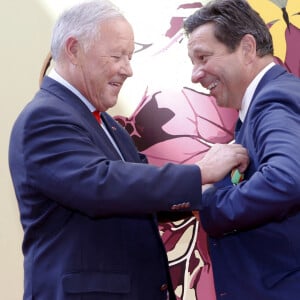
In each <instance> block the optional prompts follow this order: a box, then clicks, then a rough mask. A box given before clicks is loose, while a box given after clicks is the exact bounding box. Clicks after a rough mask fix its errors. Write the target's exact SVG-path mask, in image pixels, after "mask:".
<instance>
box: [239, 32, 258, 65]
mask: <svg viewBox="0 0 300 300" xmlns="http://www.w3.org/2000/svg"><path fill="white" fill-rule="evenodd" d="M241 49H242V51H243V54H244V56H245V59H246V61H247V62H249V63H250V62H252V61H253V59H254V58H255V57H256V40H255V38H254V36H253V35H251V34H245V35H244V36H243V38H242V40H241Z"/></svg>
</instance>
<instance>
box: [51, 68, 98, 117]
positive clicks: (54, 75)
mask: <svg viewBox="0 0 300 300" xmlns="http://www.w3.org/2000/svg"><path fill="white" fill-rule="evenodd" d="M48 77H50V78H52V79H53V80H55V81H57V82H59V83H60V84H62V85H63V86H65V87H66V88H67V89H69V90H70V91H71V92H72V93H74V94H75V95H76V96H77V97H78V98H79V99H80V100H81V101H82V102H83V103H84V104H85V105H86V106H87V107H88V109H89V110H90V111H91V112H93V111H94V110H95V107H94V106H93V105H92V104H91V102H90V101H89V100H87V99H86V98H85V97H84V96H83V95H82V94H81V93H80V92H79V91H78V90H77V89H76V88H75V87H74V86H73V85H71V84H70V83H69V82H68V81H66V80H65V79H64V78H63V77H61V76H60V75H59V74H58V73H57V72H56V71H55V70H54V69H51V71H50V72H49V74H48Z"/></svg>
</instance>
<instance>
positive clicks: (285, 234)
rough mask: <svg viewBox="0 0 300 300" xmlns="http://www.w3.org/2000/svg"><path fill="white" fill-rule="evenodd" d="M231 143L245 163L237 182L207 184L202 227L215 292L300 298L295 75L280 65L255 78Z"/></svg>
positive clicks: (232, 298)
mask: <svg viewBox="0 0 300 300" xmlns="http://www.w3.org/2000/svg"><path fill="white" fill-rule="evenodd" d="M236 142H237V143H241V144H243V145H244V146H245V147H246V148H247V149H248V151H249V155H250V159H251V164H250V166H249V168H248V170H247V172H246V173H245V181H244V182H242V183H241V184H239V185H237V186H233V185H232V184H231V183H230V178H229V177H227V178H226V179H225V180H224V181H222V182H220V183H219V184H218V185H216V188H213V189H211V190H208V191H207V192H206V193H205V194H204V196H203V201H202V207H201V220H202V224H203V227H204V228H205V230H206V231H207V232H208V234H209V236H210V238H209V246H210V253H211V259H212V265H213V271H214V276H215V287H216V292H217V298H218V299H222V300H226V299H228V300H298V299H300V175H299V170H300V80H299V78H296V77H294V76H293V75H291V74H288V73H287V72H286V71H285V70H284V69H283V68H282V67H281V66H279V65H276V66H274V67H272V68H271V69H270V70H269V71H268V72H267V73H266V74H265V75H264V77H263V78H262V80H261V82H260V83H259V85H258V87H257V89H256V91H255V94H254V97H253V100H252V103H251V105H250V108H249V110H248V113H247V116H246V119H245V120H244V123H243V125H242V126H241V128H240V131H239V133H237V136H236Z"/></svg>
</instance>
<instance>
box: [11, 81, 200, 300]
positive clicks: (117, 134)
mask: <svg viewBox="0 0 300 300" xmlns="http://www.w3.org/2000/svg"><path fill="white" fill-rule="evenodd" d="M102 119H103V122H104V123H105V125H106V126H107V128H108V130H109V132H110V134H111V135H112V137H113V138H114V139H115V141H116V143H117V145H118V147H119V148H120V150H121V152H122V154H123V156H124V158H125V160H126V163H125V162H124V161H122V160H121V159H120V157H119V155H118V153H117V151H115V149H114V147H113V146H112V145H111V143H110V141H109V139H108V138H107V136H106V134H105V132H104V131H103V129H102V128H101V127H100V126H99V124H98V123H97V122H96V120H95V118H94V117H93V115H92V114H91V113H90V111H89V110H88V108H87V107H86V106H85V105H84V104H83V102H81V101H80V100H79V99H78V98H77V96H75V95H74V94H73V93H72V92H71V91H69V90H68V89H66V88H65V87H64V86H62V85H60V84H59V83H57V82H56V81H54V80H52V79H51V78H48V77H45V78H44V81H43V83H42V86H41V89H40V91H39V92H38V93H37V94H36V96H35V98H34V99H33V101H31V102H30V103H29V104H28V105H27V106H26V107H25V109H24V110H23V112H22V113H21V114H20V116H19V117H18V118H17V120H16V122H15V125H14V127H13V130H12V133H11V141H10V149H9V164H10V170H11V174H12V179H13V184H14V187H15V192H16V197H17V200H18V204H19V208H20V216H21V222H22V226H23V229H24V241H23V253H24V272H25V273H24V281H25V283H24V299H26V300H29V299H30V300H32V299H35V300H63V299H85V300H96V299H97V300H100V299H101V300H104V299H107V300H108V299H109V300H112V299H114V300H117V299H122V300H126V299H127V300H141V299H142V300H154V299H155V300H158V299H166V294H167V288H166V286H167V285H168V286H169V293H170V298H171V299H175V296H174V293H173V290H172V285H171V282H170V276H169V271H168V263H167V257H166V253H165V249H164V245H163V244H162V241H161V238H160V235H159V231H158V227H157V222H156V217H155V212H157V211H170V210H171V207H172V205H174V204H181V203H183V202H189V203H190V205H191V206H190V209H197V208H199V199H200V198H201V174H200V172H199V168H198V167H197V166H195V165H174V164H167V165H166V166H164V167H162V168H157V167H154V166H151V165H149V164H146V162H147V161H146V158H145V157H144V156H143V155H142V154H139V153H138V152H137V150H136V148H135V146H134V144H133V143H132V140H131V138H130V136H129V135H128V134H127V132H126V131H125V130H124V129H123V128H122V127H121V126H119V124H117V123H116V122H115V121H114V120H113V119H112V118H111V117H110V116H109V115H108V114H107V113H103V114H102ZM127 162H129V163H127Z"/></svg>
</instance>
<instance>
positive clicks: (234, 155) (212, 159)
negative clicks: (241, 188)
mask: <svg viewBox="0 0 300 300" xmlns="http://www.w3.org/2000/svg"><path fill="white" fill-rule="evenodd" d="M197 164H198V166H199V167H200V169H201V177H202V184H207V183H214V182H216V181H219V180H221V179H223V178H224V177H225V176H226V175H227V174H228V173H229V172H231V170H232V169H233V168H238V169H239V171H240V172H241V173H242V172H244V171H245V170H246V168H247V166H248V164H249V157H248V151H247V149H245V148H244V147H243V146H241V145H239V144H215V145H213V146H212V147H211V148H210V150H209V151H208V152H207V153H206V155H205V156H204V158H203V159H202V160H201V161H200V162H198V163H197Z"/></svg>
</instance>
